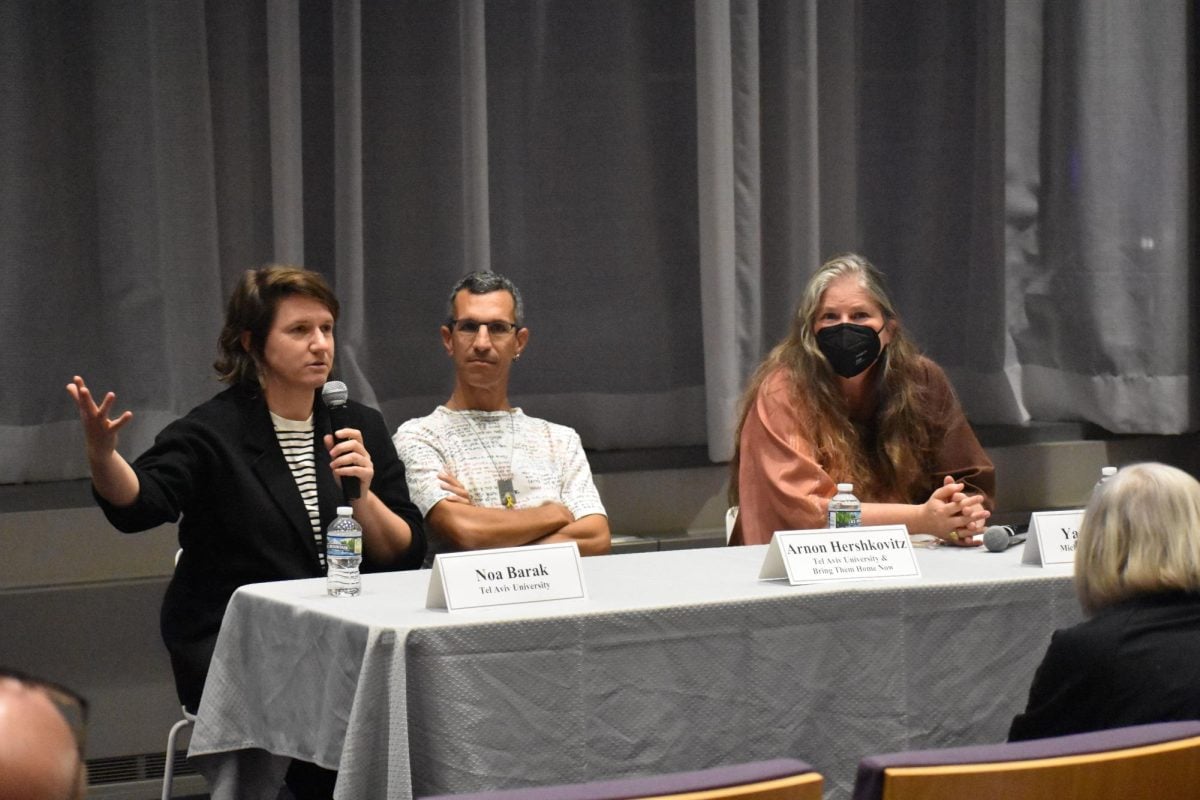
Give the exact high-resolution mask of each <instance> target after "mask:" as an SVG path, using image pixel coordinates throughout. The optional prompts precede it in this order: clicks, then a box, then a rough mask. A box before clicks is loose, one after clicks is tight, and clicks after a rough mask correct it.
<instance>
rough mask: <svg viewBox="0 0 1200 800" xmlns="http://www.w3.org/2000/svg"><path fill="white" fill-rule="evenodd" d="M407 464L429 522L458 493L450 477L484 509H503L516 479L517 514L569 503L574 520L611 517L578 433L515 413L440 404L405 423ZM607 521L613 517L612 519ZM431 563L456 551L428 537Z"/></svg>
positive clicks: (401, 442)
mask: <svg viewBox="0 0 1200 800" xmlns="http://www.w3.org/2000/svg"><path fill="white" fill-rule="evenodd" d="M392 441H393V442H395V444H396V452H397V453H399V454H400V460H401V461H403V462H404V474H405V477H406V478H407V480H408V493H409V495H410V497H411V498H412V501H413V503H414V504H416V506H417V508H418V509H420V511H421V515H422V516H426V517H427V516H428V515H429V511H430V509H432V508H433V507H434V506H435V505H437V504H438V502H440V501H441V500H444V499H445V498H447V497H452V496H453V495H452V493H451V492H449V491H447V490H446V489H443V488H442V487H441V485H440V481H438V473H439V472H449V473H450V474H451V475H453V476H454V477H455V478H456V479H458V482H459V483H461V484H462V485H463V486H464V487H465V488H466V489H467V491H468V492H469V493H470V495H471V502H472V503H473V504H474V505H476V506H480V507H484V508H503V507H504V501H503V499H502V498H501V495H500V482H501V481H502V480H507V479H511V480H512V489H513V494H514V495H515V501H516V502H515V506H514V507H515V508H535V507H537V506H540V505H542V504H544V503H546V502H550V501H553V502H556V503H562V504H563V505H564V506H566V507H567V509H568V510H570V512H571V513H572V514H573V515H574V516H575V519H579V518H581V517H585V516H587V515H589V514H605V511H604V505H603V504H602V503H601V502H600V493H599V492H597V491H596V484H595V483H593V481H592V470H591V467H589V466H588V461H587V456H585V455H584V453H583V445H582V443H581V442H580V440H579V434H577V433H576V432H575V431H574V430H573V429H572V428H568V427H567V426H565V425H556V424H554V423H553V422H547V421H546V420H544V419H538V418H536V417H528V416H526V415H525V413H524V412H523V411H521V409H519V408H514V409H513V410H512V411H474V410H471V411H452V410H451V409H449V408H446V407H445V406H438V407H437V408H436V409H435V410H434V412H433V413H432V414H430V415H429V416H427V417H417V418H415V419H410V420H409V421H408V422H405V423H404V424H403V425H401V426H400V427H399V428H398V429H397V430H396V435H395V436H393V437H392ZM605 515H606V516H607V514H605ZM428 535H429V536H428V538H429V552H428V555H427V556H426V559H425V563H426V565H428V564H432V563H433V557H434V555H436V554H437V553H445V552H449V551H452V550H454V549H456V548H455V547H454V545H453V544H452V543H451V542H449V541H447V540H446V539H444V538H443V537H441V536H438V535H437V534H436V533H434V532H433V531H428Z"/></svg>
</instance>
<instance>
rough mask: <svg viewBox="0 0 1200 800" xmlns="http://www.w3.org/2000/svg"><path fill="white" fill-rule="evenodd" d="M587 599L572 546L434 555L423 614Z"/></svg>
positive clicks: (544, 546)
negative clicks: (436, 611)
mask: <svg viewBox="0 0 1200 800" xmlns="http://www.w3.org/2000/svg"><path fill="white" fill-rule="evenodd" d="M586 597H587V592H586V590H585V589H584V588H583V569H582V567H581V565H580V563H579V545H577V544H576V543H575V542H562V543H561V544H537V545H530V546H527V547H502V548H497V549H495V550H469V551H466V552H462V553H438V554H437V556H436V557H435V558H434V559H433V575H432V576H431V577H430V579H429V591H428V593H426V595H425V607H426V608H444V609H447V610H449V611H459V610H461V609H464V608H481V607H483V606H504V605H512V604H516V603H541V602H544V601H546V600H576V599H582V598H586Z"/></svg>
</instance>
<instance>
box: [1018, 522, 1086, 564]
mask: <svg viewBox="0 0 1200 800" xmlns="http://www.w3.org/2000/svg"><path fill="white" fill-rule="evenodd" d="M1082 522H1083V509H1082V508H1076V509H1072V510H1071V511H1035V512H1034V513H1033V516H1031V517H1030V518H1029V539H1028V540H1027V541H1026V542H1025V552H1024V554H1022V556H1021V563H1022V564H1039V565H1041V566H1043V567H1044V566H1046V565H1047V564H1072V563H1074V562H1075V545H1076V543H1077V542H1078V541H1079V526H1080V524H1081V523H1082Z"/></svg>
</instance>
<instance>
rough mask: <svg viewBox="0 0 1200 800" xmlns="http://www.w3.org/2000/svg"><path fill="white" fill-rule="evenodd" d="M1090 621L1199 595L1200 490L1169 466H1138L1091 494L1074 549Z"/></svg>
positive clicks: (1078, 588) (1078, 580)
mask: <svg viewBox="0 0 1200 800" xmlns="http://www.w3.org/2000/svg"><path fill="white" fill-rule="evenodd" d="M1075 589H1076V591H1077V592H1078V595H1079V602H1080V604H1081V605H1082V606H1083V608H1084V610H1085V611H1086V612H1087V613H1088V614H1094V613H1096V612H1097V611H1100V610H1101V609H1103V608H1106V607H1108V606H1111V605H1113V604H1115V603H1119V602H1121V601H1123V600H1127V599H1129V598H1131V597H1135V596H1137V595H1144V594H1153V593H1156V592H1166V591H1173V590H1181V591H1188V592H1200V482H1197V481H1196V479H1195V478H1193V477H1192V476H1191V475H1188V474H1187V473H1186V472H1184V471H1183V470H1180V469H1176V468H1175V467H1169V466H1167V465H1166V464H1156V463H1147V464H1132V465H1130V466H1128V467H1125V468H1124V469H1121V470H1119V471H1118V472H1117V474H1116V475H1114V476H1113V477H1111V478H1109V479H1108V480H1107V481H1105V482H1104V483H1103V484H1101V485H1100V486H1099V487H1098V488H1097V489H1096V491H1095V492H1094V493H1093V494H1092V499H1091V502H1089V503H1088V506H1087V510H1086V511H1085V512H1084V515H1083V524H1082V525H1080V528H1079V541H1078V543H1077V544H1076V548H1075Z"/></svg>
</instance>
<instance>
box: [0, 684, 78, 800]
mask: <svg viewBox="0 0 1200 800" xmlns="http://www.w3.org/2000/svg"><path fill="white" fill-rule="evenodd" d="M86 789H87V773H86V770H85V768H84V765H83V756H82V754H81V753H80V752H79V749H78V747H77V742H76V739H75V735H74V734H73V733H72V730H71V726H70V723H68V722H67V720H66V719H65V718H64V717H63V716H62V714H61V713H60V712H59V710H58V709H57V708H56V706H55V703H54V700H53V698H52V697H51V695H50V694H49V693H48V692H47V691H46V690H45V689H44V688H42V687H41V686H38V685H36V684H31V683H28V682H26V681H24V680H22V679H21V678H20V677H14V676H12V675H0V800H77V798H81V797H83V796H84V792H85V791H86Z"/></svg>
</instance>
